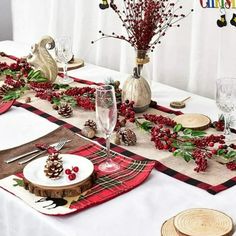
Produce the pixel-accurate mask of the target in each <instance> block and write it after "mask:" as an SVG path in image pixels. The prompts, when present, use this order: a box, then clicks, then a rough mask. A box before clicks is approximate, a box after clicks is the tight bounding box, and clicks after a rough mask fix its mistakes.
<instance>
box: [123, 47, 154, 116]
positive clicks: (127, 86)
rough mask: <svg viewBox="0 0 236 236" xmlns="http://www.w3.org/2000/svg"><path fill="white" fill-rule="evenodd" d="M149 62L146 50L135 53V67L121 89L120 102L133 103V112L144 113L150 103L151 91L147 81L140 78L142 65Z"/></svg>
mask: <svg viewBox="0 0 236 236" xmlns="http://www.w3.org/2000/svg"><path fill="white" fill-rule="evenodd" d="M148 62H149V57H148V55H147V50H137V51H136V67H135V68H134V70H133V75H131V76H129V77H128V78H127V79H126V81H125V83H124V85H123V88H122V100H123V101H126V100H129V101H134V110H135V112H144V111H145V110H147V109H148V107H149V105H150V102H151V89H150V86H149V84H148V82H147V80H146V79H145V78H144V77H142V75H141V73H142V69H143V65H144V64H146V63H148Z"/></svg>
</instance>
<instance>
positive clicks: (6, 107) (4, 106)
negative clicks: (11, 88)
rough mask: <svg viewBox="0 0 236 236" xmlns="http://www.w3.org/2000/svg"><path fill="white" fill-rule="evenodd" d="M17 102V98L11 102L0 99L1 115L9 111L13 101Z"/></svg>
mask: <svg viewBox="0 0 236 236" xmlns="http://www.w3.org/2000/svg"><path fill="white" fill-rule="evenodd" d="M14 102H15V100H11V101H9V102H1V101H0V115H1V114H3V113H5V112H7V111H8V110H9V109H10V108H11V106H12V105H13V103H14Z"/></svg>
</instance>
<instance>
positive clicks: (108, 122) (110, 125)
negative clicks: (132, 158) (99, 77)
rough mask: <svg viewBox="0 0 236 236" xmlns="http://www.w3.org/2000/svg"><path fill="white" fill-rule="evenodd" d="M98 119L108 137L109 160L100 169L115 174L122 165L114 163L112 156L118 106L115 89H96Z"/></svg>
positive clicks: (103, 87)
mask: <svg viewBox="0 0 236 236" xmlns="http://www.w3.org/2000/svg"><path fill="white" fill-rule="evenodd" d="M96 118H97V122H98V125H99V127H100V128H101V130H102V132H103V133H105V135H106V151H107V158H106V160H105V161H104V162H102V163H101V164H100V165H99V166H98V169H99V170H101V171H104V172H113V171H116V170H119V169H120V165H119V164H118V163H116V162H114V161H113V160H112V158H111V155H110V136H111V133H112V131H113V130H114V128H115V125H116V121H117V105H116V96H115V90H114V87H113V86H111V85H103V86H100V87H97V89H96Z"/></svg>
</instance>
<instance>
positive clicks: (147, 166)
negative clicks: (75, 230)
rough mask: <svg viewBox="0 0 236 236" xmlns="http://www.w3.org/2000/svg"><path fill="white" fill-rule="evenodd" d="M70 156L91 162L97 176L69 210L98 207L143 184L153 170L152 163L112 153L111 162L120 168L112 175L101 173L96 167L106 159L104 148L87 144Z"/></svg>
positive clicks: (153, 163)
mask: <svg viewBox="0 0 236 236" xmlns="http://www.w3.org/2000/svg"><path fill="white" fill-rule="evenodd" d="M70 154H75V155H80V156H84V157H86V158H88V159H89V160H91V161H92V162H93V164H94V166H95V172H96V175H97V178H96V181H95V184H94V186H93V187H92V188H91V189H90V191H89V192H88V193H87V194H86V195H85V196H83V197H82V198H81V199H80V200H79V201H77V202H74V203H72V204H71V206H70V208H74V209H76V211H81V210H83V209H85V208H88V207H91V206H94V205H98V204H100V203H103V202H105V201H108V200H110V199H112V198H114V197H117V196H119V195H121V194H123V193H126V192H128V191H130V190H132V189H133V188H135V187H137V186H138V185H140V184H141V183H143V182H144V181H145V180H146V178H147V177H148V176H149V174H150V173H151V171H152V169H153V168H154V165H155V162H154V161H137V160H133V159H129V158H127V157H123V156H120V155H118V154H115V153H112V156H113V160H114V161H115V162H117V163H119V165H120V166H121V168H120V170H118V171H116V172H114V173H109V174H107V173H102V172H100V171H99V170H98V168H97V166H98V165H99V164H100V163H101V162H103V161H104V160H105V158H106V151H105V149H104V148H102V147H100V146H98V145H96V144H89V145H86V146H83V147H81V148H79V149H77V150H74V151H72V152H70Z"/></svg>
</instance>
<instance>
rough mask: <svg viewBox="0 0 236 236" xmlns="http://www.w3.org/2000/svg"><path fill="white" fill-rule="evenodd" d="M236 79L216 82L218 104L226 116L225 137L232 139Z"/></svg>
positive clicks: (224, 79)
mask: <svg viewBox="0 0 236 236" xmlns="http://www.w3.org/2000/svg"><path fill="white" fill-rule="evenodd" d="M235 89H236V79H233V78H221V79H217V81H216V104H217V106H218V108H219V109H220V111H221V112H222V113H223V115H224V122H225V126H224V135H225V136H226V139H228V140H230V139H231V135H232V134H231V131H230V121H231V113H232V112H233V111H234V109H235V97H236V96H235V95H236V90H235Z"/></svg>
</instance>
